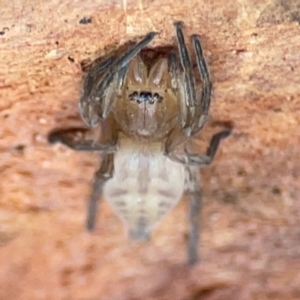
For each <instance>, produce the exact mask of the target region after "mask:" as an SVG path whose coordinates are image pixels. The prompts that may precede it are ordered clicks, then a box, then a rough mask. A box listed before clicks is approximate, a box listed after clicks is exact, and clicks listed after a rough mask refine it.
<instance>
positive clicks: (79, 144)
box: [48, 115, 118, 153]
mask: <svg viewBox="0 0 300 300" xmlns="http://www.w3.org/2000/svg"><path fill="white" fill-rule="evenodd" d="M101 129H102V132H101V138H100V139H99V140H95V139H93V138H92V137H91V130H90V129H88V128H67V129H58V130H54V131H52V132H51V133H50V134H49V135H48V141H49V142H50V143H51V144H53V143H57V142H59V143H62V144H64V145H66V146H67V147H69V148H71V149H73V150H76V151H99V152H101V153H112V152H115V151H116V150H117V146H118V136H117V127H116V124H115V120H114V118H113V116H112V115H110V116H109V117H108V118H107V119H106V120H104V121H103V122H102V123H101Z"/></svg>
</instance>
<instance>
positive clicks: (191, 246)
mask: <svg viewBox="0 0 300 300" xmlns="http://www.w3.org/2000/svg"><path fill="white" fill-rule="evenodd" d="M199 175H200V174H199V169H198V168H195V167H186V192H187V195H188V199H189V213H188V222H189V237H188V244H187V252H188V262H189V264H190V265H194V264H195V263H197V262H198V260H199V254H198V243H199V235H200V213H201V206H202V193H201V188H200V176H199Z"/></svg>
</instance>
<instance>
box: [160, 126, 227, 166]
mask: <svg viewBox="0 0 300 300" xmlns="http://www.w3.org/2000/svg"><path fill="white" fill-rule="evenodd" d="M230 133H231V129H226V130H223V131H221V132H218V133H216V134H214V135H213V137H212V139H211V141H210V145H209V147H208V148H207V150H206V154H193V153H189V152H188V151H185V152H184V153H174V152H169V153H168V152H167V149H166V150H165V152H166V155H167V156H168V157H169V158H170V159H171V160H173V161H176V162H179V163H181V164H184V165H186V166H199V167H202V166H207V165H209V164H210V163H211V162H212V161H213V159H214V157H215V154H216V152H217V150H218V148H219V145H220V142H221V140H222V139H224V138H226V137H228V136H229V135H230Z"/></svg>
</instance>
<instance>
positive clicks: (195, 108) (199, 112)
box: [171, 22, 212, 136]
mask: <svg viewBox="0 0 300 300" xmlns="http://www.w3.org/2000/svg"><path fill="white" fill-rule="evenodd" d="M174 25H175V28H176V36H177V42H178V50H179V54H180V60H181V65H182V67H183V74H180V73H179V72H178V71H173V72H171V74H172V77H173V78H177V81H179V82H182V84H181V85H182V87H181V88H179V94H178V95H179V104H180V108H181V113H180V123H181V127H182V128H183V129H184V131H185V134H186V135H187V136H193V135H195V134H197V133H198V132H199V131H200V130H201V129H202V128H203V126H204V124H205V122H206V120H207V118H208V112H209V108H210V97H211V90H212V83H211V80H210V76H209V72H208V68H207V64H206V61H205V58H204V56H203V50H202V46H201V42H200V38H199V37H198V36H197V35H193V36H192V43H193V48H194V51H195V54H196V61H197V67H198V71H199V73H200V76H201V80H202V90H201V95H199V92H198V91H197V90H196V82H195V78H194V75H193V72H192V64H191V59H190V56H189V53H188V50H187V47H186V44H185V41H184V36H183V32H182V23H180V22H177V23H175V24H174ZM175 70H176V69H175ZM184 106H186V107H184Z"/></svg>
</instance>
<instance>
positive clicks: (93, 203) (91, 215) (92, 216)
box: [86, 153, 114, 231]
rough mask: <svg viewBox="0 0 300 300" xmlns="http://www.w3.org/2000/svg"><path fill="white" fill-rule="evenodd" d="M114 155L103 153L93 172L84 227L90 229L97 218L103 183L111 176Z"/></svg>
mask: <svg viewBox="0 0 300 300" xmlns="http://www.w3.org/2000/svg"><path fill="white" fill-rule="evenodd" d="M113 159H114V155H113V154H112V153H109V154H104V155H103V156H102V162H101V164H100V168H99V170H98V171H97V172H96V173H95V176H94V183H93V188H92V191H91V195H90V197H89V201H88V211H87V220H86V228H87V229H88V230H89V231H92V230H93V229H94V227H95V223H96V219H97V210H98V206H99V202H100V199H101V196H102V192H103V187H104V184H105V183H106V182H107V181H108V180H109V179H111V178H112V176H113V171H114V166H113Z"/></svg>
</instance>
